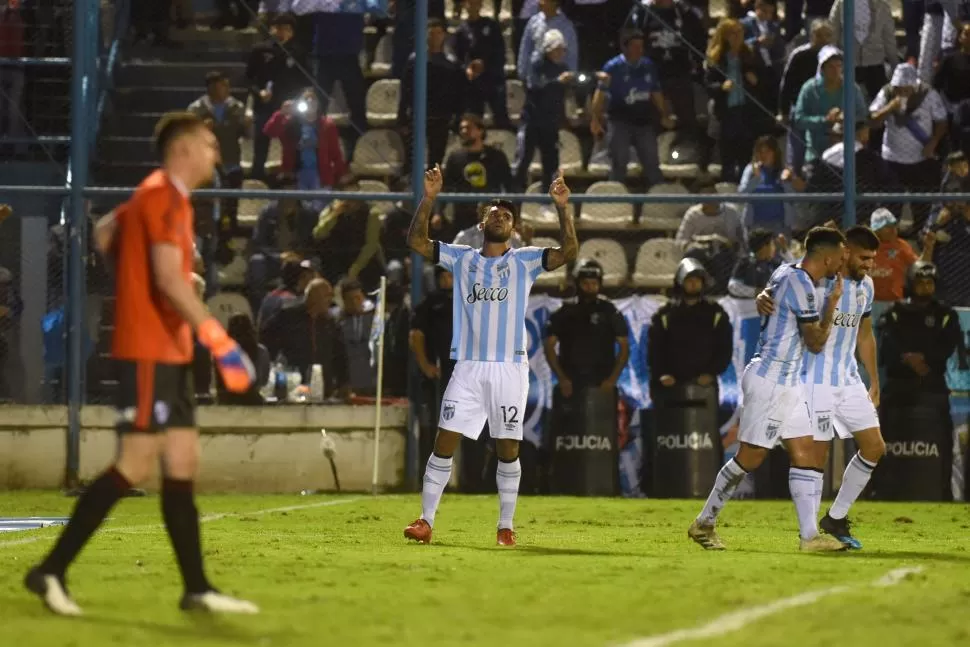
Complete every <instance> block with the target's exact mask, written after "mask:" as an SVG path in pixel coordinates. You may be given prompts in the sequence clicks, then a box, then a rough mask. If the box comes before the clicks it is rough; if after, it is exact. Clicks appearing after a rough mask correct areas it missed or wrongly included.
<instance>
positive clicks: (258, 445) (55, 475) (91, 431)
mask: <svg viewBox="0 0 970 647" xmlns="http://www.w3.org/2000/svg"><path fill="white" fill-rule="evenodd" d="M3 414H4V415H3V416H2V418H0V489H28V488H30V489H35V488H45V489H47V488H58V487H60V486H61V485H62V484H63V482H64V465H65V461H66V452H67V422H68V420H67V407H63V406H7V407H4V411H3ZM116 418H117V412H116V411H115V410H114V409H113V408H111V407H106V406H88V407H84V408H83V409H82V411H81V426H82V431H81V465H80V476H81V479H82V480H85V481H86V480H90V479H91V478H93V477H95V476H96V475H97V473H98V472H99V471H100V470H102V469H104V467H105V465H107V464H108V463H109V462H110V461H111V459H112V457H113V456H114V452H115V447H116V442H117V440H116V435H115V432H114V423H115V420H116ZM198 423H199V430H200V432H201V441H202V462H201V465H200V477H199V480H198V481H197V487H198V488H199V490H200V491H204V492H239V493H243V492H245V493H271V492H282V493H292V492H299V491H301V490H334V489H335V484H334V479H333V475H332V472H331V469H330V465H329V462H328V461H327V459H326V458H325V457H324V456H323V453H322V451H321V449H320V439H321V436H320V430H321V429H326V430H327V435H328V436H329V437H331V438H332V439H333V440H334V442H335V444H336V448H337V449H336V456H335V464H336V467H337V473H338V475H339V478H340V484H341V487H342V490H343V491H365V490H366V491H370V489H371V467H372V465H373V462H372V461H373V451H374V408H373V407H369V406H326V407H313V406H302V405H301V406H292V407H288V406H282V407H220V406H212V407H200V408H199V409H198ZM406 424H407V407H406V406H394V405H392V406H384V407H383V410H382V426H381V431H382V435H381V446H380V454H381V457H380V466H379V485H380V487H381V488H382V489H393V488H398V487H401V486H402V485H403V480H404V443H405V430H406ZM156 486H157V479H155V478H153V479H151V480H150V481H149V482H148V483H146V484H145V487H146V489H148V490H154V489H155V488H156Z"/></svg>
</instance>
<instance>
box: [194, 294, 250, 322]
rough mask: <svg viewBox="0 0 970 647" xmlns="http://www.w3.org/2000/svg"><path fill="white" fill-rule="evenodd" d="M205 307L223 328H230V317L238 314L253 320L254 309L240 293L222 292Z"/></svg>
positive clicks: (211, 298)
mask: <svg viewBox="0 0 970 647" xmlns="http://www.w3.org/2000/svg"><path fill="white" fill-rule="evenodd" d="M205 305H206V307H207V308H208V309H209V312H210V313H212V316H213V317H215V318H216V319H217V320H218V321H219V323H221V324H222V325H223V326H228V325H229V317H231V316H232V315H234V314H237V313H242V314H244V315H246V316H247V317H249V318H250V319H252V318H253V309H252V308H251V307H250V305H249V300H248V299H246V297H245V296H243V295H242V294H240V293H238V292H220V293H218V294H216V295H215V296H213V297H210V298H209V300H208V301H207V302H206V304H205Z"/></svg>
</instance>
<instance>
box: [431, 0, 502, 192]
mask: <svg viewBox="0 0 970 647" xmlns="http://www.w3.org/2000/svg"><path fill="white" fill-rule="evenodd" d="M482 3H483V0H464V5H465V9H466V10H467V11H468V17H467V18H466V19H465V20H464V21H462V23H461V24H460V25H458V29H457V30H455V35H454V38H453V40H452V51H453V52H454V54H455V57H456V58H457V59H458V62H459V63H460V64H461V65H463V66H464V67H465V77H466V78H467V79H468V86H467V89H466V95H465V111H466V112H470V113H473V114H476V115H479V116H484V115H485V104H488V106H489V107H490V108H491V109H492V118H493V120H494V121H493V123H494V125H495V127H496V128H511V127H512V122H511V121H509V110H508V105H507V103H506V98H505V38H504V37H503V36H502V26H501V25H500V24H499V23H498V21H497V20H495V18H488V17H485V16H482ZM496 15H497V14H496ZM445 190H447V188H446V189H445Z"/></svg>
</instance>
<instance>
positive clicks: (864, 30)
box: [829, 0, 899, 97]
mask: <svg viewBox="0 0 970 647" xmlns="http://www.w3.org/2000/svg"><path fill="white" fill-rule="evenodd" d="M842 2H843V0H835V3H834V4H833V5H832V11H831V12H829V22H831V23H832V29H833V32H834V34H835V42H836V43H841V42H842V39H843V33H842ZM845 31H847V32H849V34H851V36H852V38H855V43H856V48H855V61H854V63H855V78H856V83H858V84H859V85H860V86H861V87H862V89H863V90H865V92H866V96H867V97H875V96H876V93H877V92H879V91H880V90H881V89H882V87H883V86H884V85H886V81H887V79H886V64H887V63H888V64H889V66H890V67H893V68H894V67H896V64H897V63H899V48H898V47H897V45H896V23H895V22H894V21H893V14H892V8H891V7H890V6H889V2H888V1H887V0H855V25H853V28H852V29H851V30H849V29H846V30H845Z"/></svg>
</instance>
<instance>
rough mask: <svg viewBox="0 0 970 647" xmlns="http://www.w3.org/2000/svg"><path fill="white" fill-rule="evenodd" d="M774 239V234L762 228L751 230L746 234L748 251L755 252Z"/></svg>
mask: <svg viewBox="0 0 970 647" xmlns="http://www.w3.org/2000/svg"><path fill="white" fill-rule="evenodd" d="M774 239H775V234H774V233H773V232H771V231H770V230H768V229H764V228H762V227H759V228H757V229H752V230H751V233H750V234H748V249H750V250H751V251H752V252H757V251H758V250H760V249H761V248H762V247H764V246H765V245H767V244H768V243H770V242H771V241H773V240H774Z"/></svg>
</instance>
